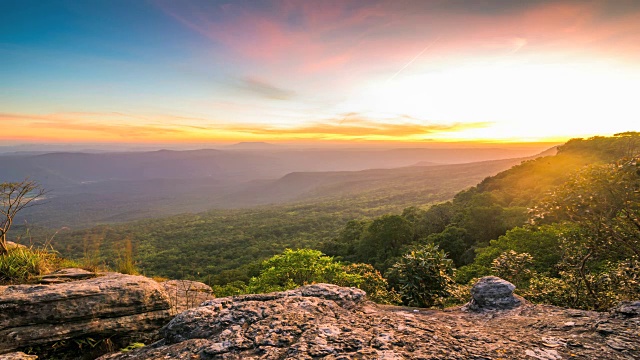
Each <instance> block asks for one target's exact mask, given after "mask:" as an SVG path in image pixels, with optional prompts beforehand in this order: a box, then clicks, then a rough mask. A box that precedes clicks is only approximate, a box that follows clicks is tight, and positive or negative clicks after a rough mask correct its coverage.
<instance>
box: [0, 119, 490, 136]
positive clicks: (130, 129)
mask: <svg viewBox="0 0 640 360" xmlns="http://www.w3.org/2000/svg"><path fill="white" fill-rule="evenodd" d="M131 118H137V119H146V117H141V116H134V115H128V114H120V113H82V114H80V113H63V114H49V115H27V114H0V122H2V123H3V127H4V128H5V129H6V132H3V135H0V139H6V140H48V141H54V140H57V141H85V142H86V141H113V142H131V141H144V142H153V141H156V142H157V141H178V142H185V141H233V140H246V139H263V140H287V139H325V140H386V141H407V140H417V141H419V140H424V139H426V137H427V136H432V135H438V134H447V133H455V132H459V131H464V130H468V129H475V128H484V127H487V126H490V125H491V124H490V123H486V122H483V123H480V122H478V123H452V124H437V123H429V122H424V121H420V120H418V119H414V118H411V117H409V116H406V115H401V116H399V117H397V118H393V119H386V120H384V121H374V120H372V119H368V118H366V117H363V116H362V115H360V114H356V113H350V114H346V115H345V117H344V118H342V119H328V120H326V121H323V122H322V123H312V124H302V125H297V126H290V127H283V126H280V127H276V126H268V125H250V124H220V123H215V122H208V123H203V119H198V118H184V117H171V116H162V117H160V118H162V119H165V120H166V119H168V118H174V119H182V120H183V122H182V123H180V124H175V123H173V124H169V123H164V122H163V123H155V124H152V123H143V122H140V121H138V122H137V123H136V122H131ZM185 119H186V120H187V121H186V122H185V121H184V120H185ZM124 121H127V122H124ZM36 134H37V135H36Z"/></svg>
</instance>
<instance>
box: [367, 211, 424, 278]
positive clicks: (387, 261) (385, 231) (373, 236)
mask: <svg viewBox="0 0 640 360" xmlns="http://www.w3.org/2000/svg"><path fill="white" fill-rule="evenodd" d="M412 239H413V235H412V229H411V225H410V223H409V222H408V221H407V220H406V219H405V218H403V217H402V216H400V215H384V216H382V217H380V218H377V219H375V220H374V221H373V222H371V224H370V225H369V226H368V227H367V228H366V230H365V231H364V233H363V234H362V236H361V237H360V239H359V241H358V243H357V246H356V259H357V261H359V262H367V263H369V264H372V265H373V267H375V268H376V269H378V270H380V271H385V270H386V269H388V268H389V267H390V266H391V265H392V264H393V263H394V262H395V260H396V259H397V258H398V257H399V256H401V255H402V253H403V252H404V250H406V245H408V244H409V243H411V240H412Z"/></svg>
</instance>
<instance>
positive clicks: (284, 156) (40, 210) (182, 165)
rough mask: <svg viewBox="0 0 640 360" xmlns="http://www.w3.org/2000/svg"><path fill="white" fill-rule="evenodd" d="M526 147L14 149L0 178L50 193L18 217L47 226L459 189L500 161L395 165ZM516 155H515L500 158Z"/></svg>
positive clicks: (468, 158)
mask: <svg viewBox="0 0 640 360" xmlns="http://www.w3.org/2000/svg"><path fill="white" fill-rule="evenodd" d="M529 152H530V151H529ZM514 155H519V156H514ZM522 155H531V154H530V153H527V152H525V151H521V150H504V149H446V150H445V149H392V150H385V149H376V150H371V149H369V150H366V149H331V150H327V149H308V150H301V149H287V148H283V149H275V150H267V149H264V150H244V151H232V150H212V149H203V150H188V151H175V150H158V151H150V152H119V153H75V152H58V153H48V154H35V155H33V154H18V155H15V154H14V155H0V169H2V172H1V173H0V181H20V180H22V179H24V178H26V177H29V178H31V179H33V180H36V181H38V182H39V183H41V184H42V186H43V187H44V188H45V189H47V190H49V191H50V196H49V199H48V201H47V202H46V204H45V205H42V206H37V207H34V208H32V209H30V210H29V211H25V212H24V214H23V215H24V219H28V220H29V221H30V222H32V223H34V222H35V223H39V224H43V225H48V226H88V225H93V224H95V223H104V222H120V221H128V220H132V219H141V218H150V217H157V216H164V215H171V214H177V213H183V212H200V211H205V210H209V209H214V208H218V209H221V208H239V207H245V206H255V205H261V204H275V203H286V202H291V201H306V200H310V199H321V198H335V197H341V196H360V195H362V194H365V193H367V192H369V193H368V194H369V195H371V196H370V198H371V199H372V200H371V201H378V200H380V198H381V196H382V197H384V196H387V197H389V196H391V195H390V194H395V195H398V194H399V192H406V193H407V194H414V195H416V194H417V193H419V192H421V193H422V194H426V193H427V192H428V191H432V190H433V189H440V185H438V186H435V188H433V189H431V188H428V187H427V186H426V185H425V184H427V183H428V182H429V181H432V180H430V179H432V176H436V174H440V175H437V176H439V179H443V176H444V177H446V176H449V177H450V180H448V181H450V182H451V184H450V185H451V186H450V187H449V188H450V189H454V190H456V191H457V190H459V189H460V188H461V187H460V186H462V187H464V186H470V185H473V184H474V183H475V182H477V181H479V180H481V179H482V177H485V176H489V175H492V174H495V173H496V172H498V171H500V170H504V169H506V167H504V168H503V167H501V166H503V165H499V164H500V163H495V164H497V165H489V164H484V165H479V166H478V167H477V168H474V169H472V168H470V167H468V166H466V165H465V166H462V167H452V168H450V169H467V170H443V169H446V168H436V167H434V168H433V169H432V170H425V169H423V168H421V167H417V168H416V169H415V170H407V169H398V168H403V167H407V166H411V165H414V164H416V163H420V164H424V163H425V162H427V163H434V162H439V163H447V162H449V163H454V164H455V163H470V162H475V161H486V160H488V159H496V158H497V159H500V158H504V157H507V158H512V159H513V158H519V157H520V156H522ZM513 161H518V160H508V161H507V162H506V163H505V164H510V163H512V162H513ZM438 166H445V165H438ZM504 166H507V167H508V166H510V165H504ZM428 168H431V167H427V169H428ZM368 169H378V170H368ZM385 169H387V170H388V169H392V170H388V171H387V170H385ZM363 170H366V171H363ZM446 171H451V173H450V174H447V173H446ZM456 171H458V172H456ZM464 171H468V174H466V175H465V176H466V178H464V182H460V181H458V180H456V179H454V178H455V177H456V176H462V174H463V173H464ZM430 172H432V173H430ZM438 181H440V180H438ZM443 184H445V182H443ZM412 187H413V188H412ZM394 189H396V190H397V191H396V190H394ZM429 189H431V190H429ZM452 191H453V190H452ZM385 193H386V194H387V195H384V194H385ZM358 194H360V195H358ZM447 194H448V195H447V196H451V195H452V193H450V192H447ZM395 195H394V196H395ZM398 196H400V198H399V199H396V200H393V201H391V202H392V203H393V204H400V203H403V202H404V201H405V200H407V199H408V197H407V196H408V195H398ZM429 196H430V195H429ZM403 204H404V203H403Z"/></svg>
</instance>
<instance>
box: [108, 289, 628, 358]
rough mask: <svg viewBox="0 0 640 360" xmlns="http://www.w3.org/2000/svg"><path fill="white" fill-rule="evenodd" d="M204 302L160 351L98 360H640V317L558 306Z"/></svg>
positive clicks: (306, 295) (309, 296)
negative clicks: (494, 307)
mask: <svg viewBox="0 0 640 360" xmlns="http://www.w3.org/2000/svg"><path fill="white" fill-rule="evenodd" d="M205 304H206V305H204V306H201V307H198V308H195V309H191V310H187V311H185V312H183V313H181V314H179V315H178V316H176V318H174V319H173V320H172V321H171V322H170V323H169V324H167V325H166V326H165V327H164V328H163V329H162V330H161V334H162V336H163V337H164V339H163V340H161V341H160V342H158V343H156V344H154V345H153V346H148V347H145V348H141V349H138V350H134V351H131V352H128V353H120V354H111V355H106V356H104V357H102V358H100V359H102V360H106V359H122V360H124V359H316V358H324V359H544V360H547V359H553V360H556V359H570V358H580V359H638V358H640V327H639V325H640V318H638V317H625V318H620V317H615V316H611V315H610V314H608V313H596V312H589V311H581V310H571V309H563V308H558V307H553V306H541V305H530V304H523V305H521V306H519V307H517V308H514V309H511V310H500V311H498V310H494V311H483V312H468V311H463V310H461V309H460V308H454V309H447V310H445V311H435V310H427V309H407V308H403V307H394V306H379V305H376V304H373V303H371V302H368V301H365V299H364V293H363V292H362V291H361V290H358V289H353V288H340V287H337V286H334V285H326V284H317V285H311V286H307V287H303V288H300V289H296V290H294V291H289V292H281V293H272V294H262V295H246V296H239V297H231V298H220V299H215V300H211V301H208V302H206V303H205Z"/></svg>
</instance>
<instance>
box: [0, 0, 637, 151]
mask: <svg viewBox="0 0 640 360" xmlns="http://www.w3.org/2000/svg"><path fill="white" fill-rule="evenodd" d="M0 9H1V11H0V145H4V144H22V143H43V142H46V143H63V142H64V143H73V142H83V143H88V142H96V143H119V142H122V143H203V142H218V143H224V142H237V141H269V142H341V141H342V142H356V141H357V142H380V141H382V142H384V141H393V142H411V143H420V142H424V143H430V142H432V141H448V142H451V141H485V142H491V141H500V142H522V141H551V142H553V141H564V140H567V139H568V138H572V137H588V136H592V135H611V134H614V133H617V132H622V131H630V130H640V126H639V125H638V124H640V1H637V0H629V1H625V0H615V1H587V0H581V1H512V0H500V1H498V0H495V1H490V0H477V1H466V0H453V1H446V0H417V1H402V0H394V1H344V0H340V1H320V0H319V1H302V0H300V1H254V0H252V1H233V2H229V1H171V0H167V1H155V0H148V1H146V0H145V1H143V0H126V1H120V0H108V1H106V0H105V1H99V0H95V1H79V0H78V1H47V0H35V1H29V0H16V1H13V0H10V1H8V0H0Z"/></svg>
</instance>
